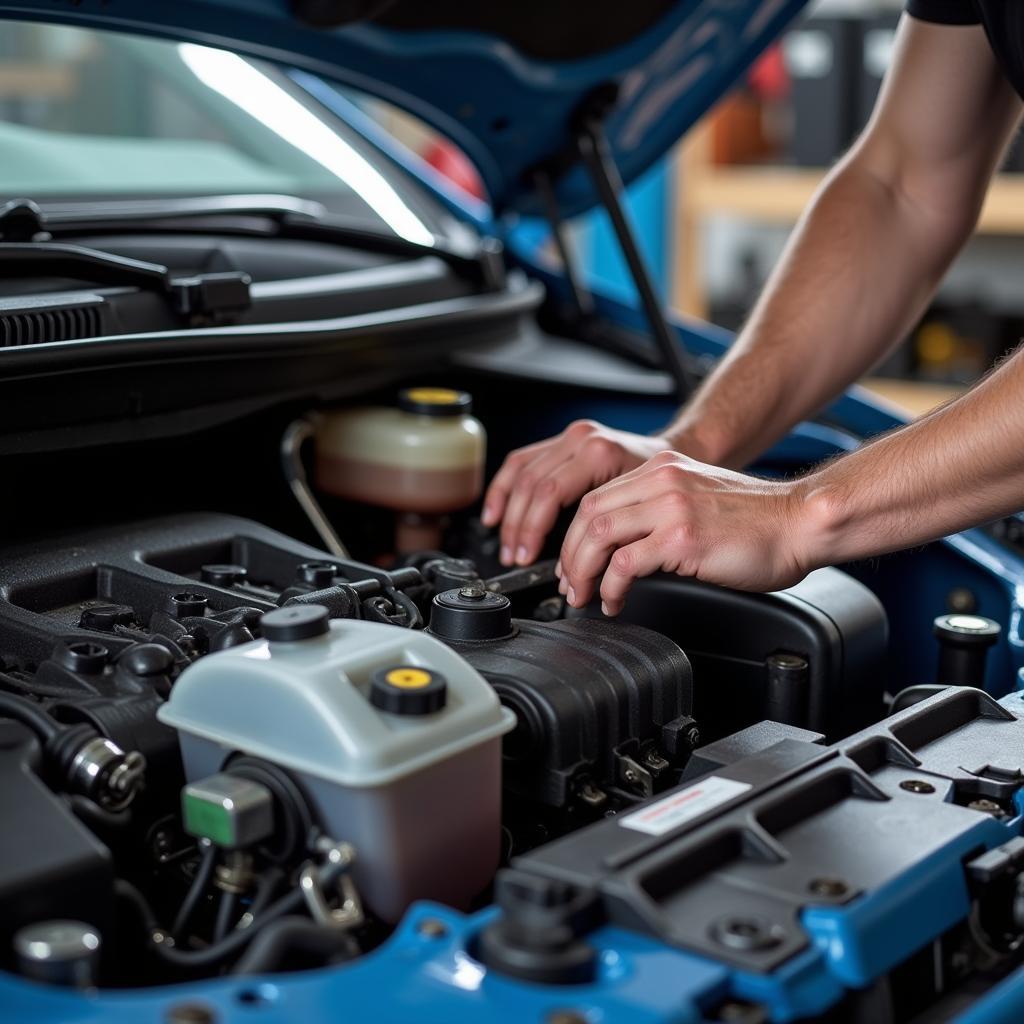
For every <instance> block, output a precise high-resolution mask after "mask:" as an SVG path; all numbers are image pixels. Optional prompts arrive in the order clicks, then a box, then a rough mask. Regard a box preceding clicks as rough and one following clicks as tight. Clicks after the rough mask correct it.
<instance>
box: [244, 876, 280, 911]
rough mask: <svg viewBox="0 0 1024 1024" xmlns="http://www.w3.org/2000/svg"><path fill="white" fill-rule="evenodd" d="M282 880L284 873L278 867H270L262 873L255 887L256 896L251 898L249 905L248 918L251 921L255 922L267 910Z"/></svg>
mask: <svg viewBox="0 0 1024 1024" xmlns="http://www.w3.org/2000/svg"><path fill="white" fill-rule="evenodd" d="M283 878H284V871H283V870H282V869H281V868H279V867H273V866H272V867H269V868H267V869H266V870H265V871H264V872H263V877H262V878H261V879H260V881H259V885H257V886H256V895H255V896H253V898H252V903H250V904H249V916H250V917H251V918H252V919H253V920H257V919H258V918H259V916H260V914H262V913H263V911H264V910H266V909H267V906H268V905H269V904H270V901H271V900H272V899H273V898H274V893H275V892H277V887H278V886H279V885H280V884H281V880H282V879H283Z"/></svg>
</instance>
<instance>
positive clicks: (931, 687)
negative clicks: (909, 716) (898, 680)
mask: <svg viewBox="0 0 1024 1024" xmlns="http://www.w3.org/2000/svg"><path fill="white" fill-rule="evenodd" d="M948 689H949V687H948V686H944V685H942V684H941V683H922V684H920V685H919V686H908V687H906V688H905V689H903V690H900V692H899V693H897V694H896V696H895V697H893V700H892V704H891V705H890V706H889V714H890V715H895V714H896V713H897V712H898V711H906V710H907V708H909V707H912V706H913V705H914V704H918V703H920V702H921V701H922V700H927V699H928V698H929V697H934V696H935V694H937V693H942V692H943V691H944V690H948Z"/></svg>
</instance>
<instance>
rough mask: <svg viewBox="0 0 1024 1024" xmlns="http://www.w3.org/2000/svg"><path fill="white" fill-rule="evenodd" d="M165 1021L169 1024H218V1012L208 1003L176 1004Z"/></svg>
mask: <svg viewBox="0 0 1024 1024" xmlns="http://www.w3.org/2000/svg"><path fill="white" fill-rule="evenodd" d="M164 1019H165V1020H166V1022H167V1024H216V1022H217V1011H216V1010H214V1008H213V1007H212V1006H210V1005H209V1004H208V1003H175V1004H174V1006H172V1007H170V1008H169V1009H168V1010H167V1015H166V1017H165V1018H164Z"/></svg>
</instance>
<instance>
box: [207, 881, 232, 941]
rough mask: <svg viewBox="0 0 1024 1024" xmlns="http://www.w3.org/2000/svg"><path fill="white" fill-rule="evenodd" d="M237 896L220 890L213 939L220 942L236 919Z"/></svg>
mask: <svg viewBox="0 0 1024 1024" xmlns="http://www.w3.org/2000/svg"><path fill="white" fill-rule="evenodd" d="M237 912H238V897H237V896H236V895H235V893H233V892H222V893H221V895H220V903H219V905H218V906H217V921H216V923H215V924H214V926H213V941H214V942H220V940H221V939H223V938H224V936H225V935H227V933H228V932H229V931H230V930H231V926H232V925H233V924H234V923H235V921H236V920H237V919H238V913H237Z"/></svg>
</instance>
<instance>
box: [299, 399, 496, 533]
mask: <svg viewBox="0 0 1024 1024" xmlns="http://www.w3.org/2000/svg"><path fill="white" fill-rule="evenodd" d="M471 408H472V399H471V398H470V396H469V395H468V394H466V392H464V391H453V390H451V389H449V388H409V389H408V390H406V391H403V392H401V393H400V394H399V396H398V408H395V409H388V408H380V407H370V408H358V409H349V410H344V411H340V412H330V413H326V414H324V415H323V417H322V420H321V422H320V425H319V427H318V429H317V437H316V481H317V486H318V487H319V488H320V489H321V490H323V491H325V492H327V493H328V494H333V495H334V496H336V497H339V498H345V499H348V500H353V501H361V502H365V503H367V504H369V505H378V506H381V507H383V508H390V509H394V510H395V511H396V512H398V513H399V515H398V517H397V521H396V538H395V547H396V550H397V551H399V552H408V551H420V550H423V549H425V548H437V547H440V542H441V531H442V529H443V527H444V518H445V516H447V515H448V514H450V513H452V512H457V511H459V510H460V509H464V508H468V507H469V506H470V505H472V504H473V503H474V502H475V501H476V500H477V499H478V498H479V497H480V495H481V493H482V492H483V483H484V457H485V454H486V446H487V440H486V435H485V433H484V428H483V425H482V424H481V423H480V421H479V420H477V419H474V418H473V416H471V415H470V411H471Z"/></svg>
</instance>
